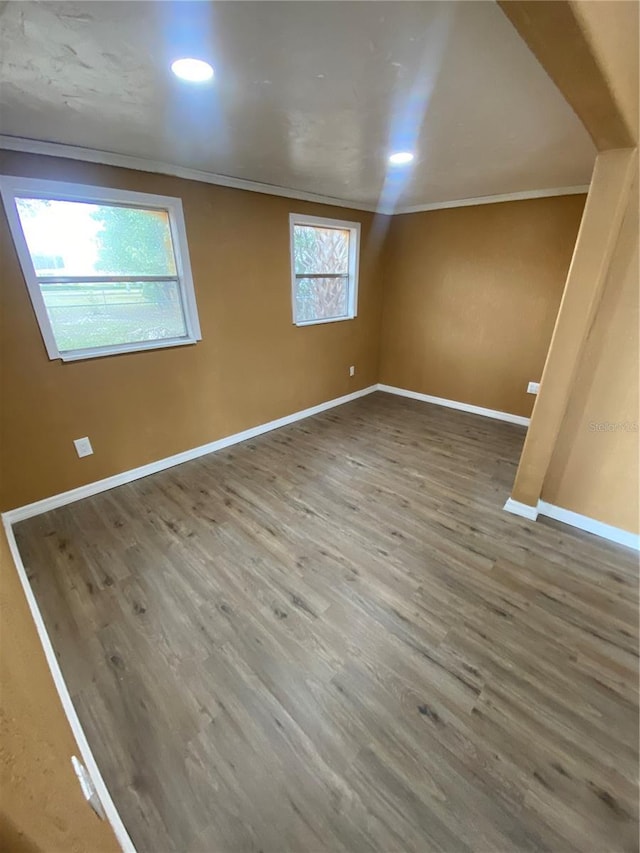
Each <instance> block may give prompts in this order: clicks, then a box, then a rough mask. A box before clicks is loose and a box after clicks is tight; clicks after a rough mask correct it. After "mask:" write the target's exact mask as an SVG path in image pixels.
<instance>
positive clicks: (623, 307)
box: [542, 173, 640, 533]
mask: <svg viewBox="0 0 640 853" xmlns="http://www.w3.org/2000/svg"><path fill="white" fill-rule="evenodd" d="M639 227H640V223H639V222H638V178H637V173H636V180H635V185H634V187H633V189H632V192H631V196H630V199H629V203H628V205H627V210H626V214H625V219H624V221H623V224H622V228H621V230H620V235H619V237H618V239H617V242H616V247H615V250H614V254H613V258H612V261H611V265H610V267H609V270H608V274H607V278H606V281H605V284H604V292H603V295H602V299H601V302H600V306H599V309H598V312H597V315H596V318H595V321H594V323H593V325H592V327H591V329H590V332H589V335H588V338H587V340H586V342H585V346H584V350H583V354H582V358H581V362H580V365H579V369H578V373H577V376H576V380H575V382H574V386H573V391H572V394H571V397H570V400H569V404H568V407H567V412H566V415H565V418H564V422H563V424H562V427H561V430H560V434H559V436H558V440H557V442H556V446H555V451H554V454H553V457H552V459H551V463H550V465H549V469H548V471H547V476H546V479H545V482H544V486H543V489H542V498H543V500H545V501H548V502H549V503H552V504H556V505H558V506H562V507H566V508H568V509H571V510H573V511H574V512H579V513H582V514H583V515H587V516H589V517H590V518H596V519H598V520H599V521H604V522H605V523H607V524H613V525H614V526H616V527H622V528H623V529H624V530H630V531H632V532H635V533H637V532H640V523H639V507H638V470H639V467H640V458H639V448H638V438H639V435H640V434H639V433H638V420H639V412H638V405H639V404H638V386H639V384H640V376H639V370H638V362H639V356H640V353H639V351H638V327H639V323H640V317H639V316H638V301H639V292H638V281H639V270H638V232H639ZM605 424H611V425H613V426H614V429H613V431H611V430H610V429H609V428H607V429H606V430H601V428H598V425H605Z"/></svg>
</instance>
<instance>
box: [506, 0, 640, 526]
mask: <svg viewBox="0 0 640 853" xmlns="http://www.w3.org/2000/svg"><path fill="white" fill-rule="evenodd" d="M500 5H501V7H502V9H503V11H504V12H505V14H506V15H507V16H508V17H509V18H510V20H511V21H512V23H513V24H514V26H515V27H516V28H517V30H518V32H519V33H520V34H521V36H522V37H523V38H524V39H525V41H526V42H527V44H528V45H529V47H530V48H531V49H532V51H533V52H534V54H535V55H536V56H537V58H538V59H539V61H540V62H541V64H542V65H543V67H544V68H545V70H546V71H547V72H548V73H549V74H550V76H551V77H552V78H553V79H554V80H555V82H556V84H557V85H558V87H559V88H560V90H561V92H562V93H563V95H564V96H565V98H566V99H567V101H568V102H569V103H570V104H571V106H572V107H573V109H574V110H575V111H576V113H577V114H578V115H579V116H580V117H581V118H582V120H583V122H584V124H585V126H586V127H587V129H588V130H589V132H590V133H591V135H592V137H593V138H594V140H595V141H596V143H597V145H598V148H599V149H600V151H601V154H600V155H599V157H598V161H597V163H596V170H595V173H594V181H593V183H592V187H591V191H590V193H589V200H588V201H587V209H586V211H585V217H584V239H580V238H579V239H578V243H577V245H576V250H575V253H574V256H573V259H572V264H571V270H572V272H571V273H570V274H569V277H568V280H567V284H566V288H565V294H564V298H563V303H562V307H561V309H560V312H559V315H558V321H557V324H556V327H555V331H554V335H553V341H552V344H551V347H550V350H549V358H548V361H547V365H546V367H545V372H544V377H543V382H542V386H541V388H540V394H539V396H538V399H537V402H536V406H535V409H534V412H533V417H532V421H531V427H530V429H529V432H528V435H527V440H526V442H525V446H524V449H523V453H522V457H521V460H520V465H519V467H518V472H517V475H516V480H515V483H514V487H513V491H512V496H513V498H514V499H516V500H517V501H520V502H523V503H526V504H528V505H531V506H535V505H536V503H537V500H538V498H539V497H540V496H542V497H543V499H545V500H547V501H549V502H550V503H555V504H557V505H559V506H561V507H563V508H565V509H568V510H572V511H573V512H578V513H581V514H584V515H588V516H590V517H592V518H596V519H597V520H598V521H603V522H605V523H608V524H612V525H613V526H615V527H620V528H622V529H625V530H629V531H631V532H637V531H638V529H639V528H640V523H639V519H638V490H639V481H638V447H637V435H636V434H634V433H625V432H624V431H621V432H616V433H612V434H611V433H609V434H607V433H598V432H596V431H594V430H593V428H592V427H591V424H592V423H599V422H605V421H608V422H612V423H615V422H618V421H622V422H624V421H627V420H629V421H630V422H633V421H634V420H637V383H638V372H637V370H638V368H637V357H638V317H637V287H638V275H637V266H634V265H636V264H637V261H636V260H634V258H637V251H638V230H637V210H638V192H637V185H636V186H635V187H634V188H633V189H631V181H632V180H633V174H634V169H635V170H637V158H638V151H637V148H635V147H634V146H637V142H638V100H639V93H638V4H637V3H635V2H629V3H627V2H616V0H613V2H597V1H595V2H594V1H592V2H582V0H569V2H556V3H537V2H531V0H523V1H522V2H521V0H509V2H501V3H500ZM630 189H631V191H630ZM625 210H626V214H625ZM623 216H624V219H623Z"/></svg>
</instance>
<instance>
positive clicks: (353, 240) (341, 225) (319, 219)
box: [289, 213, 360, 327]
mask: <svg viewBox="0 0 640 853" xmlns="http://www.w3.org/2000/svg"><path fill="white" fill-rule="evenodd" d="M296 225H311V226H315V227H318V228H336V229H339V230H341V231H349V232H350V237H349V271H348V276H347V314H346V315H345V316H344V317H328V318H326V319H323V320H298V319H297V317H296V277H297V276H296V262H295V254H294V250H293V247H294V237H295V226H296ZM289 255H290V261H291V313H292V317H293V325H294V326H301V327H302V326H319V325H321V324H324V323H341V322H343V321H344V320H355V318H356V317H357V316H358V275H359V267H360V223H359V222H351V221H347V220H345V219H329V218H327V217H324V216H310V215H309V214H306V213H290V214H289Z"/></svg>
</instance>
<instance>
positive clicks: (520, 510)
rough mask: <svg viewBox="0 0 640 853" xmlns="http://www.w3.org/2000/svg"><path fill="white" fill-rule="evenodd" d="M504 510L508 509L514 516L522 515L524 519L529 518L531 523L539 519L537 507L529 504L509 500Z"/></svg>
mask: <svg viewBox="0 0 640 853" xmlns="http://www.w3.org/2000/svg"><path fill="white" fill-rule="evenodd" d="M503 509H506V511H507V512H511V513H513V515H521V516H522V518H528V519H529V521H535V520H536V518H537V517H538V507H537V506H529V504H523V503H520V501H514V499H513V498H507V502H506V504H505V505H504V507H503Z"/></svg>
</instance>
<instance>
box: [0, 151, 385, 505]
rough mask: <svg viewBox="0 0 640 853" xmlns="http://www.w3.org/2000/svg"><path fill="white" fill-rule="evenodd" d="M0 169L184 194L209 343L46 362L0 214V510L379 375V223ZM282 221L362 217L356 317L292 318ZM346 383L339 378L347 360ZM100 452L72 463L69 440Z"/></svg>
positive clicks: (59, 166) (110, 177)
mask: <svg viewBox="0 0 640 853" xmlns="http://www.w3.org/2000/svg"><path fill="white" fill-rule="evenodd" d="M0 172H3V173H6V174H22V175H27V176H40V177H45V178H49V179H56V180H69V181H78V182H84V183H93V184H105V185H109V186H111V187H118V188H120V187H122V188H129V189H133V190H137V191H141V192H151V193H159V194H162V195H173V196H179V197H181V198H182V200H183V206H184V214H185V220H186V225H187V232H188V239H189V249H190V256H191V265H192V269H193V275H194V282H195V288H196V298H197V302H198V309H199V315H200V324H201V327H202V332H203V340H202V341H201V342H200V343H198V344H197V345H195V346H186V347H176V348H173V349H165V350H155V351H151V352H139V353H132V354H127V355H122V356H109V357H107V358H98V359H90V360H87V361H82V362H74V363H67V364H62V363H61V362H60V361H49V359H48V358H47V356H46V353H45V349H44V345H43V343H42V339H41V337H40V332H39V328H38V325H37V322H36V320H35V316H34V313H33V310H32V307H31V303H30V301H29V297H28V294H27V290H26V287H25V284H24V280H23V277H22V272H21V270H20V267H19V264H18V260H17V257H16V254H15V249H14V247H13V243H12V241H11V238H10V235H9V233H8V228H7V224H6V220H5V218H4V212H3V213H2V219H1V221H0V252H1V254H2V258H3V266H2V304H3V308H4V310H3V316H4V324H3V327H2V333H1V343H0V347H1V350H0V358H1V362H2V364H1V366H0V370H1V374H0V378H1V383H2V388H3V392H4V395H5V398H6V399H7V400H10V401H11V403H10V405H5V406H4V407H3V410H2V413H1V415H0V434H1V436H2V446H3V447H4V448H5V449H6V451H7V452H6V453H5V455H4V456H3V458H2V460H1V464H2V485H1V493H0V509H3V510H6V509H9V508H12V507H16V506H20V505H23V504H25V503H28V502H30V501H34V500H38V499H40V498H44V497H47V496H48V495H52V494H56V493H58V492H61V491H65V490H66V489H70V488H74V487H76V486H79V485H82V484H83V483H88V482H91V481H94V480H98V479H100V478H102V477H107V476H109V475H112V474H116V473H118V472H120V471H125V470H128V469H130V468H134V467H137V466H139V465H144V464H145V463H148V462H152V461H155V460H157V459H161V458H163V457H165V456H169V455H171V454H174V453H178V452H179V451H182V450H187V449H189V448H192V447H196V446H198V445H201V444H205V443H207V442H210V441H213V440H215V439H217V438H220V437H222V436H226V435H229V434H231V433H235V432H238V431H240V430H243V429H247V428H249V427H252V426H256V425H257V424H261V423H264V422H266V421H270V420H273V419H275V418H278V417H281V416H283V415H287V414H290V413H292V412H295V411H298V410H300V409H304V408H306V407H308V406H312V405H315V404H317V403H320V402H323V401H325V400H330V399H332V398H334V397H339V396H341V395H343V394H347V393H349V392H352V391H355V390H358V389H360V388H364V387H365V386H367V385H371V384H372V383H375V382H376V381H377V378H378V354H379V353H378V351H379V325H380V311H381V275H380V264H379V262H378V255H379V249H380V245H381V237H382V236H383V233H384V230H385V227H386V224H387V223H386V221H385V218H384V217H379V218H377V219H376V220H375V222H374V216H373V214H368V213H362V212H358V211H351V210H348V209H344V208H335V207H327V206H324V205H317V204H310V203H308V202H298V201H292V200H290V199H286V198H278V197H275V196H267V195H261V194H259V193H248V192H243V191H239V190H234V189H227V188H223V187H216V186H212V185H209V184H203V183H197V182H194V181H186V180H181V179H179V178H172V177H165V176H161V175H153V174H146V173H142V172H133V171H128V170H124V169H116V168H111V167H106V166H99V165H92V164H89V163H80V162H73V161H65V160H57V159H53V158H48V157H37V156H33V155H26V154H16V153H11V152H2V153H0ZM291 211H299V212H306V213H313V214H316V215H325V216H331V217H334V218H341V219H352V220H357V221H359V222H361V223H362V238H361V240H362V243H361V263H360V286H359V300H358V302H359V305H358V317H357V318H356V319H355V320H352V321H346V322H339V323H328V324H324V325H318V326H311V327H306V328H297V327H295V326H294V325H293V324H292V321H291V306H290V266H289V224H288V216H289V213H290V212H291ZM351 364H354V365H356V375H355V377H354V378H349V370H348V368H349V365H351ZM84 435H88V436H89V437H90V439H91V441H92V444H93V448H94V455H93V456H89V457H86V458H84V459H78V458H77V456H76V453H75V450H74V447H73V444H72V441H73V439H74V438H79V437H81V436H84Z"/></svg>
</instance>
